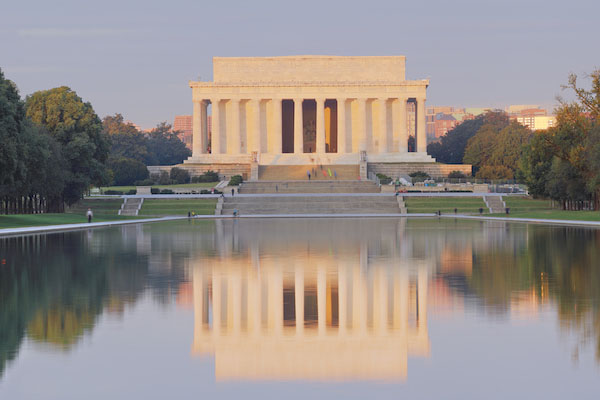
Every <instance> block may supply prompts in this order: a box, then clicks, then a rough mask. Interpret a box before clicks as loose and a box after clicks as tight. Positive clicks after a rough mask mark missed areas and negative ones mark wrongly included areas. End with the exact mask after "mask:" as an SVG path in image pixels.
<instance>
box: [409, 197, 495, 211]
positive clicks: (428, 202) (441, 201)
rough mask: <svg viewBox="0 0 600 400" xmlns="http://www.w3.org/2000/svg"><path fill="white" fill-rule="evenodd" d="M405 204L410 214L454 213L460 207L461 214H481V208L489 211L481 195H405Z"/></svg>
mask: <svg viewBox="0 0 600 400" xmlns="http://www.w3.org/2000/svg"><path fill="white" fill-rule="evenodd" d="M404 204H406V208H407V210H408V212H409V214H411V213H412V214H414V213H435V212H436V211H438V210H439V211H441V212H442V214H454V209H455V208H457V209H458V213H460V214H479V208H483V211H484V213H485V212H488V208H487V207H486V206H485V203H484V202H483V199H482V198H481V197H412V196H406V197H404Z"/></svg>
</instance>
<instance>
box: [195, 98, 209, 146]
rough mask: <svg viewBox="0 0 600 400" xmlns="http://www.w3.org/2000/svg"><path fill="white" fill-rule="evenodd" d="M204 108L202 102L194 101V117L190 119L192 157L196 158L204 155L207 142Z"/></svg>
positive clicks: (204, 104)
mask: <svg viewBox="0 0 600 400" xmlns="http://www.w3.org/2000/svg"><path fill="white" fill-rule="evenodd" d="M206 106H207V103H206V102H205V101H204V100H200V101H194V116H193V119H192V149H193V152H192V156H193V157H198V156H199V155H200V154H204V153H206V145H207V142H208V133H207V129H206V128H207V124H206Z"/></svg>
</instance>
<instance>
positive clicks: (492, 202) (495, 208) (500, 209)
mask: <svg viewBox="0 0 600 400" xmlns="http://www.w3.org/2000/svg"><path fill="white" fill-rule="evenodd" d="M483 201H484V202H485V205H486V206H487V207H488V209H489V210H490V213H492V214H499V213H504V212H505V211H506V210H505V209H506V205H505V204H504V201H502V196H483Z"/></svg>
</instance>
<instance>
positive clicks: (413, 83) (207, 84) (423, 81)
mask: <svg viewBox="0 0 600 400" xmlns="http://www.w3.org/2000/svg"><path fill="white" fill-rule="evenodd" d="M188 84H189V87H191V88H195V87H198V88H220V87H223V88H232V87H253V88H256V87H269V88H273V87H382V86H383V87H390V86H401V87H402V86H425V87H428V86H429V79H421V80H414V81H402V82H389V81H381V82H374V81H370V82H252V83H247V82H227V83H222V82H219V83H215V82H199V81H189V82H188Z"/></svg>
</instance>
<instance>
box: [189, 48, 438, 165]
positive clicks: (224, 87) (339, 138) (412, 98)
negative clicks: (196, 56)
mask: <svg viewBox="0 0 600 400" xmlns="http://www.w3.org/2000/svg"><path fill="white" fill-rule="evenodd" d="M405 64H406V58H405V57H404V56H383V57H341V56H290V57H214V58H213V81H212V82H196V81H193V82H190V83H189V84H190V87H191V88H192V97H193V154H192V156H191V157H190V158H189V159H188V160H186V161H185V164H186V165H188V166H190V167H191V166H192V165H190V164H200V165H202V164H203V165H224V164H238V165H247V166H248V167H250V165H251V164H254V165H255V166H259V165H260V166H270V165H311V164H312V165H315V164H320V165H357V166H358V165H359V163H361V162H365V163H366V162H368V163H407V162H408V163H410V162H415V163H432V162H434V161H435V160H434V159H433V158H431V157H430V156H428V155H427V152H426V135H425V124H426V122H425V100H426V96H427V87H428V85H429V81H428V80H406V77H405ZM409 103H414V104H409ZM409 107H410V108H411V109H414V110H415V117H414V119H413V118H408V109H409ZM209 113H210V114H212V118H211V119H212V127H211V129H210V132H209V125H208V123H207V120H208V118H207V117H208V114H209ZM411 121H413V123H414V124H415V127H414V129H412V130H413V131H414V132H416V137H415V142H416V144H415V146H414V149H412V150H414V151H409V146H408V143H409V135H408V132H409V123H411Z"/></svg>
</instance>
